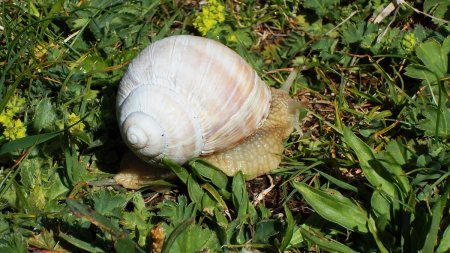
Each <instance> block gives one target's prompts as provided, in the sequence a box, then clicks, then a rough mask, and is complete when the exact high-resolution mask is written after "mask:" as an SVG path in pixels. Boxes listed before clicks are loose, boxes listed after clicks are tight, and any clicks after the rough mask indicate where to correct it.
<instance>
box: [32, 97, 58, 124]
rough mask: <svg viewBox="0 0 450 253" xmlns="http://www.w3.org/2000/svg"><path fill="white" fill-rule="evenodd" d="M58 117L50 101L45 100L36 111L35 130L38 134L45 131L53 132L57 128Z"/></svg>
mask: <svg viewBox="0 0 450 253" xmlns="http://www.w3.org/2000/svg"><path fill="white" fill-rule="evenodd" d="M56 116H57V115H56V108H55V107H54V106H53V105H52V103H51V101H50V99H48V98H44V99H43V100H41V101H40V102H39V103H38V105H37V106H36V109H35V110H34V118H33V128H34V129H35V130H36V131H38V132H40V131H41V130H43V129H44V130H52V129H53V128H54V127H55V120H56Z"/></svg>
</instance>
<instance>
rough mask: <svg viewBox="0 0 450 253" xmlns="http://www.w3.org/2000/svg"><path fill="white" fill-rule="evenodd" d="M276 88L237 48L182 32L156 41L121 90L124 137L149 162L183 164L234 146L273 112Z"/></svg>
mask: <svg viewBox="0 0 450 253" xmlns="http://www.w3.org/2000/svg"><path fill="white" fill-rule="evenodd" d="M270 100H271V93H270V90H269V88H268V87H267V86H266V85H265V84H264V82H263V81H261V79H260V78H259V77H258V75H257V74H256V72H255V71H254V70H253V69H252V68H251V66H250V65H248V64H247V63H246V62H245V61H244V60H243V59H242V58H241V57H240V56H239V55H238V54H237V53H235V52H234V51H232V50H231V49H229V48H227V47H226V46H224V45H222V44H220V43H218V42H215V41H213V40H210V39H206V38H201V37H195V36H189V35H179V36H172V37H168V38H165V39H162V40H160V41H157V42H155V43H153V44H151V45H150V46H149V47H147V48H146V49H144V50H143V51H142V52H141V53H140V54H139V55H138V56H137V57H136V58H135V59H134V60H133V61H132V62H131V64H130V65H129V67H128V70H127V72H126V74H125V76H124V77H123V79H122V81H121V83H120V86H119V90H118V95H117V114H118V121H119V126H120V129H121V133H122V136H123V139H124V140H125V142H126V143H127V145H128V146H129V147H130V148H131V149H132V150H133V152H135V153H136V154H137V155H138V156H139V157H141V158H142V159H144V160H145V161H147V162H150V161H157V160H159V159H160V158H162V157H163V156H164V155H166V156H168V157H169V158H170V159H172V160H174V161H176V162H178V163H180V164H182V163H184V162H186V161H187V160H189V159H191V158H194V157H197V156H200V155H207V154H212V153H215V152H218V151H222V150H225V149H229V148H231V147H233V146H235V145H237V144H238V143H239V142H241V141H242V140H243V139H245V138H246V137H248V136H250V135H252V134H253V133H254V132H255V131H256V129H257V128H258V127H259V126H261V125H262V123H263V122H264V120H265V118H266V117H267V114H268V111H269V106H270Z"/></svg>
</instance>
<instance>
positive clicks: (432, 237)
mask: <svg viewBox="0 0 450 253" xmlns="http://www.w3.org/2000/svg"><path fill="white" fill-rule="evenodd" d="M449 194H450V184H447V185H446V187H445V190H444V192H443V193H442V195H441V196H440V197H439V198H438V199H437V200H436V202H435V203H434V206H433V209H432V217H431V225H430V228H429V229H428V233H427V234H426V238H425V243H424V245H423V247H422V248H421V249H420V250H419V252H423V253H427V252H433V251H434V248H435V246H436V241H437V238H438V233H439V229H440V223H441V220H442V215H443V213H444V209H445V206H446V205H447V200H448V198H449V196H448V195H449Z"/></svg>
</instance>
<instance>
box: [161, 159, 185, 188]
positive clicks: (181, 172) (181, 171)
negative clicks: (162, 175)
mask: <svg viewBox="0 0 450 253" xmlns="http://www.w3.org/2000/svg"><path fill="white" fill-rule="evenodd" d="M162 163H163V164H164V165H165V166H167V167H168V168H169V169H170V170H172V172H173V173H175V175H177V177H178V178H179V179H180V180H181V182H183V183H184V184H187V181H188V177H189V172H188V171H187V170H186V169H185V168H183V167H181V166H180V165H178V164H177V163H174V162H173V161H171V160H170V159H169V158H167V157H163V159H162Z"/></svg>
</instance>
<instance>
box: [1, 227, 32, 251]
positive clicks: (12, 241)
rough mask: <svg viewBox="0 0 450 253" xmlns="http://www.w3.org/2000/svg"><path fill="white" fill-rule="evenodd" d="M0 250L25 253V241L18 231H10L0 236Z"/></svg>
mask: <svg viewBox="0 0 450 253" xmlns="http://www.w3.org/2000/svg"><path fill="white" fill-rule="evenodd" d="M0 252H2V253H26V252H29V251H28V250H27V241H26V239H25V238H24V237H23V236H22V235H21V234H20V233H19V232H15V233H10V234H7V235H5V236H3V237H2V238H0Z"/></svg>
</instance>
